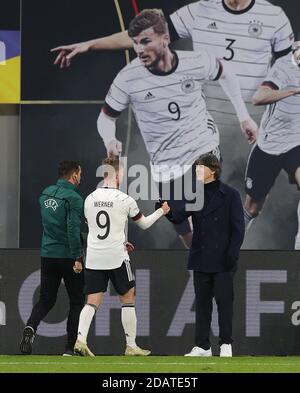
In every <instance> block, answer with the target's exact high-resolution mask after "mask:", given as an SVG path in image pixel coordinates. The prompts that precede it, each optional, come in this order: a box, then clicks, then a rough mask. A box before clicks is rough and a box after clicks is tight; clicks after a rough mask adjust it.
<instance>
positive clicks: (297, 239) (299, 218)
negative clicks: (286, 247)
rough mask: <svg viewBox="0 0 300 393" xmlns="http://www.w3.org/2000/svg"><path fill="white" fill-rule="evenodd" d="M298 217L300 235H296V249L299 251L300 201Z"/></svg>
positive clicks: (299, 229)
mask: <svg viewBox="0 0 300 393" xmlns="http://www.w3.org/2000/svg"><path fill="white" fill-rule="evenodd" d="M297 215H298V233H297V235H296V242H295V243H296V244H295V249H297V250H298V249H300V201H299V203H298V209H297ZM298 244H299V246H298ZM298 247H299V248H298Z"/></svg>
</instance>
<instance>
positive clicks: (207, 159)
mask: <svg viewBox="0 0 300 393" xmlns="http://www.w3.org/2000/svg"><path fill="white" fill-rule="evenodd" d="M195 164H196V165H204V166H207V167H208V168H209V169H210V170H211V171H213V172H215V174H214V176H215V179H216V180H218V179H219V178H220V176H221V172H222V167H221V163H220V161H219V160H218V158H217V157H216V156H215V155H214V154H211V153H208V154H203V155H202V156H200V157H199V158H198V159H197V160H196V161H195Z"/></svg>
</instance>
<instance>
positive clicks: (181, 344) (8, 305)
mask: <svg viewBox="0 0 300 393" xmlns="http://www.w3.org/2000/svg"><path fill="white" fill-rule="evenodd" d="M187 255H188V254H187V251H185V250H182V251H181V250H180V251H168V250H163V251H162V250H161V251H159V250H155V251H136V252H134V254H133V255H132V258H131V259H132V263H133V265H134V267H135V271H136V279H137V315H138V343H139V345H141V346H142V347H145V348H150V349H151V350H152V353H153V354H156V355H182V354H184V353H185V352H187V351H188V350H190V349H191V348H192V347H193V345H194V319H195V313H194V293H193V285H192V276H191V275H190V274H189V272H188V271H187V270H186V260H187ZM39 264H40V260H39V250H36V249H27V250H20V249H19V250H16V249H6V250H4V249H2V250H0V354H16V353H18V351H19V348H18V346H19V340H20V335H21V332H22V329H23V327H24V324H25V322H26V320H27V318H28V316H29V314H30V312H31V309H32V306H33V303H34V302H35V301H36V300H37V296H38V289H39ZM299 273H300V266H299V252H296V251H294V252H293V251H291V252H285V251H242V252H241V257H240V261H239V270H238V272H237V274H236V277H235V311H234V315H235V316H234V344H233V350H234V354H235V355H300V345H299V343H300V330H299V324H300V295H299V285H300V281H299V280H300V274H299ZM214 306H215V305H214ZM67 310H68V302H67V296H66V292H65V289H64V286H63V285H62V286H61V289H60V292H59V295H58V301H57V304H56V306H55V307H54V308H53V310H52V311H51V312H50V314H49V315H48V317H47V319H46V320H45V321H43V322H42V323H41V325H40V327H39V330H38V334H37V337H36V340H35V343H34V354H60V353H62V351H63V349H64V344H65V338H66V336H65V327H66V317H67ZM211 334H212V348H213V353H214V354H216V355H217V354H218V339H217V337H218V323H217V313H216V308H215V307H214V314H213V322H212V332H211ZM89 345H90V347H91V348H92V350H93V351H94V352H95V353H96V354H99V355H100V354H113V355H119V354H122V353H123V351H124V347H125V339H124V336H123V331H122V327H121V322H120V306H119V303H118V298H117V296H116V294H115V292H114V290H113V289H112V288H109V290H108V292H107V293H106V296H105V301H104V304H103V306H102V307H101V308H100V310H99V311H98V313H97V315H96V318H95V320H94V322H93V324H92V328H91V331H90V335H89Z"/></svg>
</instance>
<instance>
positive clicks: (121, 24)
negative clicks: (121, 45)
mask: <svg viewBox="0 0 300 393" xmlns="http://www.w3.org/2000/svg"><path fill="white" fill-rule="evenodd" d="M114 1H115V6H116V10H117V14H118V18H119V23H120V27H121V31H126V29H125V24H124V19H123V15H122V11H121V8H120V4H119V0H114ZM125 58H126V64H129V62H130V58H129V51H128V50H127V49H126V50H125Z"/></svg>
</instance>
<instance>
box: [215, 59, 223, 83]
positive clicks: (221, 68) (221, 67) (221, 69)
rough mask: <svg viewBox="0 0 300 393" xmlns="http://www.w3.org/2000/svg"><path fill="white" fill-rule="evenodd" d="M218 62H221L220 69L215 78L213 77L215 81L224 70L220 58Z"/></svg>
mask: <svg viewBox="0 0 300 393" xmlns="http://www.w3.org/2000/svg"><path fill="white" fill-rule="evenodd" d="M218 63H219V71H218V73H217V76H216V77H215V79H213V80H214V81H217V80H218V79H220V77H221V75H222V72H223V64H222V63H221V62H220V60H218Z"/></svg>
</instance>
